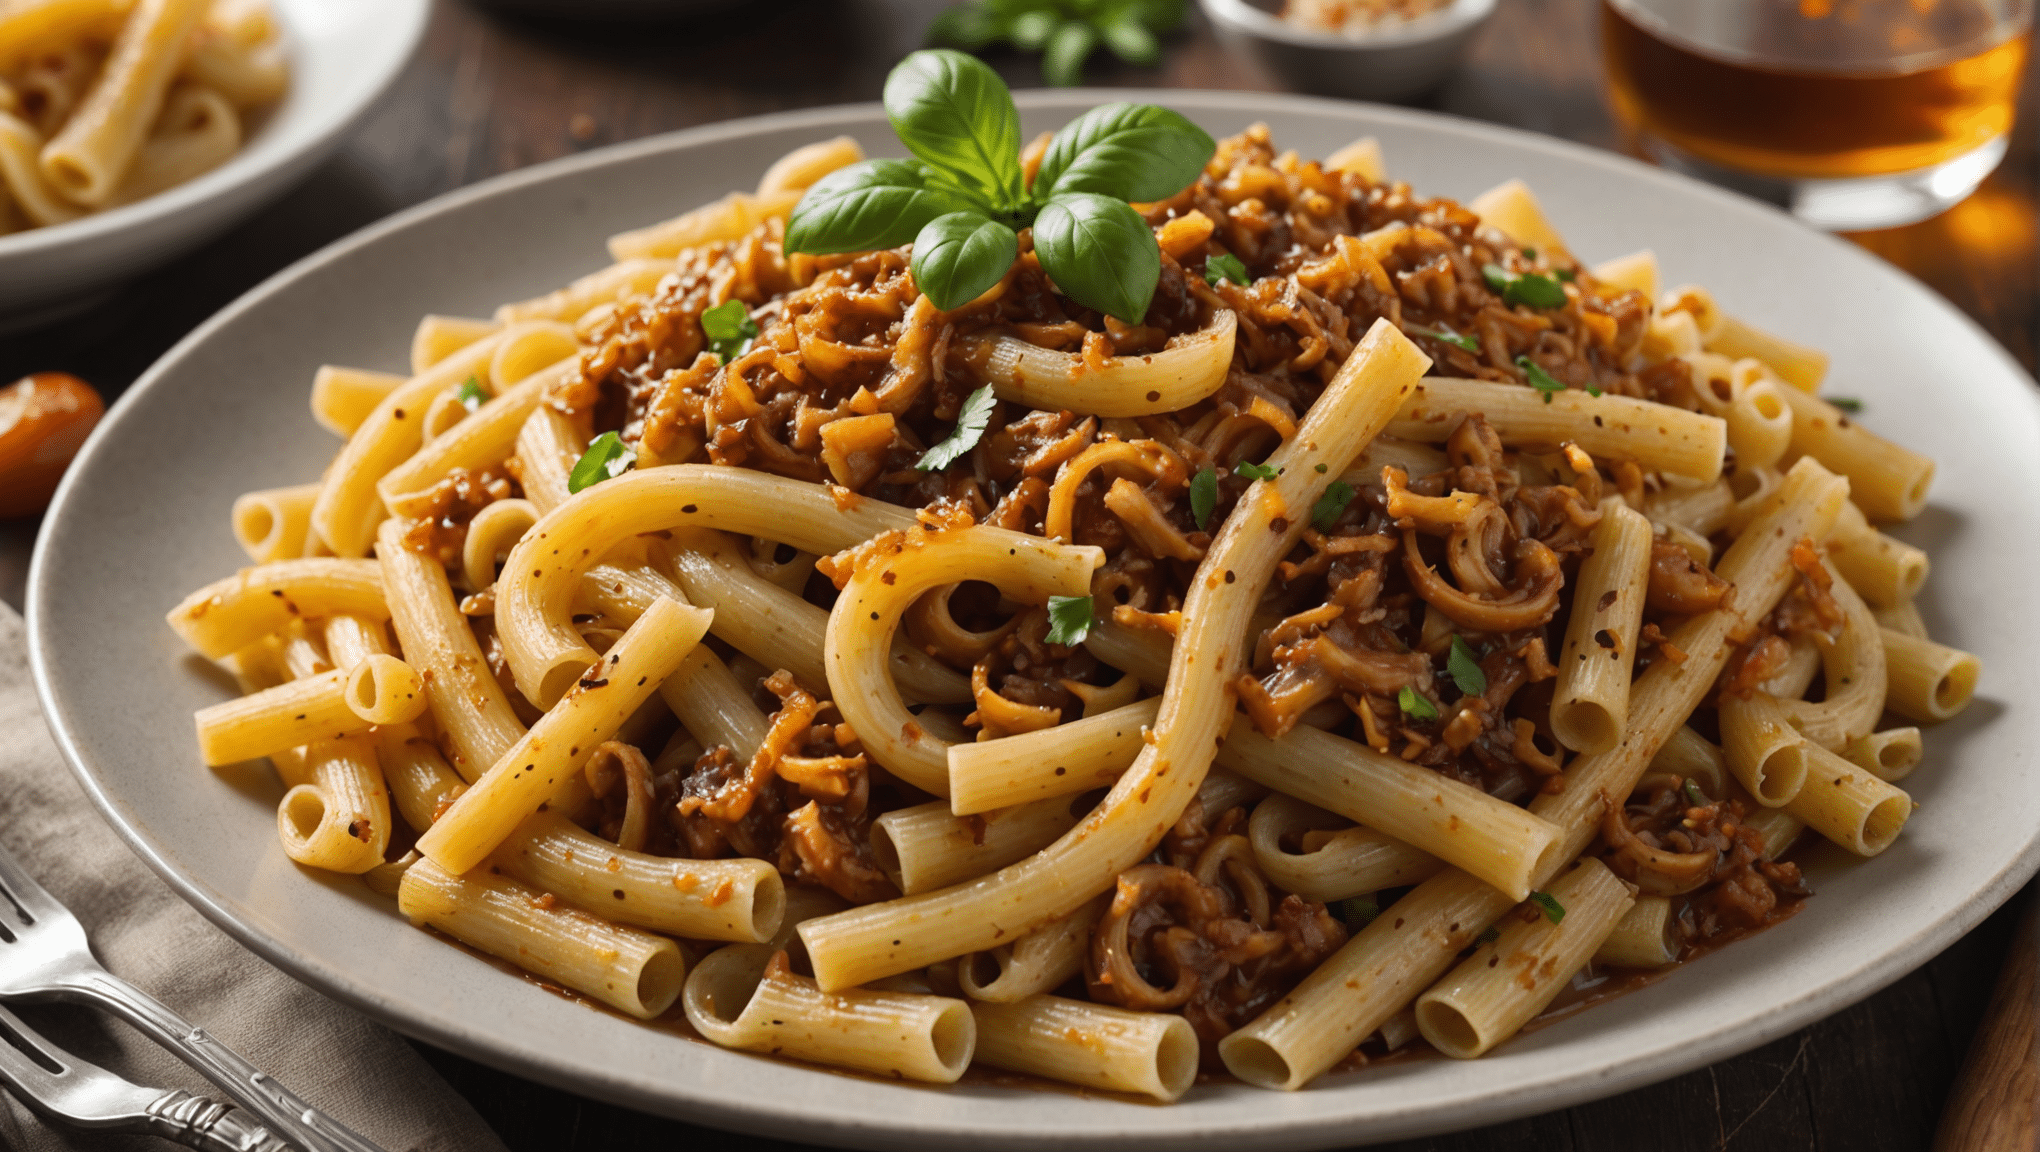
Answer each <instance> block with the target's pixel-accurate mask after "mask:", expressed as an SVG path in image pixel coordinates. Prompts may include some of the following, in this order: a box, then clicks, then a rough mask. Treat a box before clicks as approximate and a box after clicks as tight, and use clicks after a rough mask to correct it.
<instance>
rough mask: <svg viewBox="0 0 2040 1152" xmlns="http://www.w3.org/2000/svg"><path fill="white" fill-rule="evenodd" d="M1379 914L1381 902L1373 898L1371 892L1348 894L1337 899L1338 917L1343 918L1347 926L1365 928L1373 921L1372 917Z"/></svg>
mask: <svg viewBox="0 0 2040 1152" xmlns="http://www.w3.org/2000/svg"><path fill="white" fill-rule="evenodd" d="M1379 915H1381V904H1380V903H1379V902H1378V901H1376V900H1375V899H1374V896H1373V894H1372V893H1369V894H1368V895H1365V896H1349V897H1347V898H1346V899H1344V900H1341V901H1339V919H1341V920H1344V921H1345V922H1346V927H1348V928H1365V927H1367V926H1368V925H1369V924H1372V923H1374V918H1375V917H1376V916H1379Z"/></svg>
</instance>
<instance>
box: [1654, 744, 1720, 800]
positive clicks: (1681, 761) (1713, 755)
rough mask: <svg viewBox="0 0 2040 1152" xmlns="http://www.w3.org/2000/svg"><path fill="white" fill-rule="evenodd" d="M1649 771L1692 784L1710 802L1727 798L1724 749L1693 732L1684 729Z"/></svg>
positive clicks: (1659, 753)
mask: <svg viewBox="0 0 2040 1152" xmlns="http://www.w3.org/2000/svg"><path fill="white" fill-rule="evenodd" d="M1650 770H1651V771H1652V772H1664V773H1667V774H1669V775H1672V776H1678V777H1680V778H1682V779H1686V780H1691V781H1692V782H1693V783H1694V784H1695V785H1697V786H1698V787H1699V789H1700V791H1702V792H1704V793H1706V794H1707V796H1708V798H1709V799H1713V800H1725V799H1727V798H1728V763H1727V761H1726V760H1724V759H1723V758H1722V755H1721V749H1719V748H1717V747H1715V746H1714V745H1713V744H1710V743H1708V741H1707V737H1705V736H1702V735H1700V734H1699V733H1698V732H1695V731H1693V730H1692V729H1691V728H1686V727H1681V728H1680V729H1679V730H1678V731H1676V732H1674V733H1672V734H1671V735H1670V736H1669V737H1667V738H1666V739H1665V742H1664V745H1663V746H1662V747H1660V748H1659V749H1658V750H1657V755H1655V756H1653V757H1651V760H1650Z"/></svg>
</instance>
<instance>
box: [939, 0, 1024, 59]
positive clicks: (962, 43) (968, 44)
mask: <svg viewBox="0 0 2040 1152" xmlns="http://www.w3.org/2000/svg"><path fill="white" fill-rule="evenodd" d="M1008 34H1009V31H1008V28H1007V24H1006V21H1004V20H1002V19H1000V18H999V15H998V14H997V13H995V12H993V11H992V10H991V8H990V7H989V6H987V5H984V4H959V5H957V6H956V7H954V8H945V9H943V10H942V14H941V15H939V16H937V17H935V20H934V22H933V23H931V24H929V25H928V43H930V44H941V45H947V46H949V47H952V48H962V49H964V50H965V51H968V52H974V51H976V50H978V49H980V48H984V47H987V46H989V45H990V44H991V43H992V42H993V41H995V40H998V39H1001V38H1002V37H1006V36H1007V35H1008Z"/></svg>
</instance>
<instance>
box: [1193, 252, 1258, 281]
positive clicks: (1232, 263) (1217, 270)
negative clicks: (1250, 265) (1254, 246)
mask: <svg viewBox="0 0 2040 1152" xmlns="http://www.w3.org/2000/svg"><path fill="white" fill-rule="evenodd" d="M1220 280H1230V281H1232V282H1233V283H1235V284H1242V285H1244V284H1247V283H1250V282H1251V278H1250V277H1249V276H1248V275H1247V266H1246V265H1245V264H1242V263H1240V258H1239V257H1237V256H1235V255H1233V254H1232V253H1230V252H1220V253H1219V254H1218V255H1216V256H1212V257H1208V258H1206V260H1205V261H1204V282H1205V283H1206V284H1209V285H1211V286H1212V287H1213V288H1216V287H1218V282H1219V281H1220Z"/></svg>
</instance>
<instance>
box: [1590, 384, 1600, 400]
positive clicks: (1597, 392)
mask: <svg viewBox="0 0 2040 1152" xmlns="http://www.w3.org/2000/svg"><path fill="white" fill-rule="evenodd" d="M1587 395H1589V396H1592V397H1593V398H1594V399H1596V400H1599V399H1600V398H1601V390H1600V389H1599V388H1596V387H1594V386H1593V385H1592V384H1589V385H1587Z"/></svg>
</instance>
